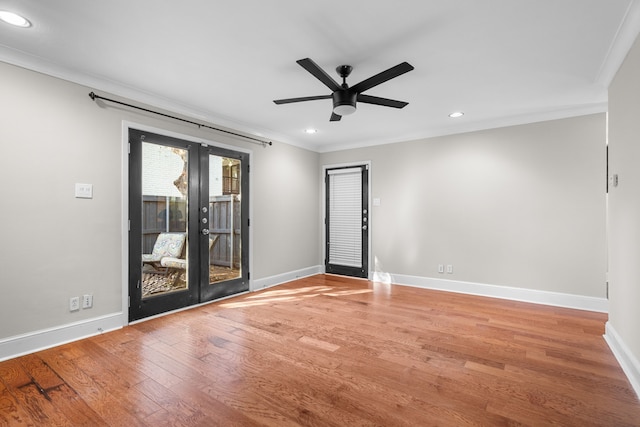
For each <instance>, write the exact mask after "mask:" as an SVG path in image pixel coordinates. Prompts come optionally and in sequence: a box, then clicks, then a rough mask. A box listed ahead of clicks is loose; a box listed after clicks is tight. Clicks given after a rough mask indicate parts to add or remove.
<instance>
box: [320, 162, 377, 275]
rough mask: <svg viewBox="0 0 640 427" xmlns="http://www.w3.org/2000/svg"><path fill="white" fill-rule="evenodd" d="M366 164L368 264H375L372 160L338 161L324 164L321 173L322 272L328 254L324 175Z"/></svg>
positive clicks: (369, 265)
mask: <svg viewBox="0 0 640 427" xmlns="http://www.w3.org/2000/svg"><path fill="white" fill-rule="evenodd" d="M363 165H364V166H366V167H367V171H368V172H369V174H368V178H367V193H368V194H367V202H368V205H367V212H369V214H368V216H367V220H368V221H369V222H368V227H367V241H368V245H367V265H368V267H369V268H371V266H372V265H373V264H372V263H371V253H372V250H371V248H372V240H373V239H372V237H371V236H372V233H371V224H372V221H371V216H372V213H371V204H372V201H371V187H372V185H371V182H372V181H373V167H372V165H371V160H366V161H361V162H348V163H338V164H332V165H322V171H321V175H320V186H321V187H322V192H321V196H320V198H321V207H320V209H321V210H320V220H321V221H320V228H321V229H322V230H321V234H320V237H321V239H320V245H321V249H320V253H321V254H322V259H323V261H322V273H324V272H325V271H324V269H325V267H324V259H326V257H327V256H328V255H327V254H326V253H325V250H326V247H327V245H326V242H327V240H326V239H327V228H326V227H325V224H326V222H325V216H326V213H327V186H326V185H325V182H324V177H325V176H326V175H327V169H334V168H348V167H351V166H363ZM372 277H373V276H372V273H371V270H369V273H368V277H367V279H369V280H371V278H372Z"/></svg>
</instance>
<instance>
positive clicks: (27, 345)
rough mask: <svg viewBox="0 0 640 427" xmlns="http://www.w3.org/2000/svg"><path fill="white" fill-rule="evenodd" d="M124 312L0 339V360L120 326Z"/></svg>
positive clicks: (124, 317)
mask: <svg viewBox="0 0 640 427" xmlns="http://www.w3.org/2000/svg"><path fill="white" fill-rule="evenodd" d="M126 322H127V318H126V314H123V313H114V314H109V315H106V316H101V317H96V318H93V319H88V320H83V321H80V322H75V323H70V324H67V325H63V326H59V327H55V328H49V329H43V330H40V331H35V332H30V333H28V334H23V335H16V336H13V337H9V338H5V339H2V340H0V361H3V360H8V359H13V358H14V357H18V356H23V355H25V354H29V353H34V352H36V351H40V350H45V349H47V348H51V347H55V346H58V345H61V344H66V343H68V342H72V341H77V340H80V339H83V338H88V337H91V336H94V335H98V334H101V333H104V332H108V331H113V330H115V329H120V328H122V327H123V326H124V325H125V324H126Z"/></svg>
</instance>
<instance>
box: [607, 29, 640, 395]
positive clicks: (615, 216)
mask: <svg viewBox="0 0 640 427" xmlns="http://www.w3.org/2000/svg"><path fill="white" fill-rule="evenodd" d="M609 173H610V174H617V175H618V176H619V185H618V187H615V188H611V190H610V192H609V211H608V227H609V283H610V285H609V298H610V301H609V304H610V311H609V323H610V325H612V326H613V328H614V329H615V331H617V333H618V334H619V338H620V339H621V340H622V342H624V344H625V345H626V347H627V348H628V351H630V353H631V354H630V356H631V359H632V360H633V359H635V361H634V362H632V363H635V374H636V375H637V378H636V381H637V383H636V384H637V385H636V387H637V388H636V391H637V392H638V393H639V394H640V331H639V327H640V309H639V307H638V306H639V304H640V41H639V40H636V42H635V44H634V45H633V47H632V49H631V50H630V51H629V53H628V55H627V58H626V60H625V62H624V63H623V65H622V66H621V68H620V69H619V70H618V73H617V75H616V77H615V78H614V80H613V82H612V83H611V85H610V87H609Z"/></svg>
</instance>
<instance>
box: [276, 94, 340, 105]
mask: <svg viewBox="0 0 640 427" xmlns="http://www.w3.org/2000/svg"><path fill="white" fill-rule="evenodd" d="M317 99H331V95H318V96H303V97H302V98H287V99H275V100H274V101H273V102H275V103H276V104H278V105H280V104H291V103H292V102H303V101H315V100H317Z"/></svg>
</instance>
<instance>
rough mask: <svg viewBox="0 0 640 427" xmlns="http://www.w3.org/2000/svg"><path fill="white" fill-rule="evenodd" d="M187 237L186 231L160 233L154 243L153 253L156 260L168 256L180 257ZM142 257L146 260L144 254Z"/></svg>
mask: <svg viewBox="0 0 640 427" xmlns="http://www.w3.org/2000/svg"><path fill="white" fill-rule="evenodd" d="M185 238H186V235H185V233H160V234H159V235H158V238H157V239H156V243H155V244H154V245H153V251H152V252H151V255H152V256H153V258H154V260H156V259H157V260H160V259H162V258H164V257H167V256H168V257H174V258H178V257H179V256H180V255H181V254H182V248H183V247H184V241H185ZM142 257H143V258H142V259H143V261H144V255H143V256H142Z"/></svg>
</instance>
